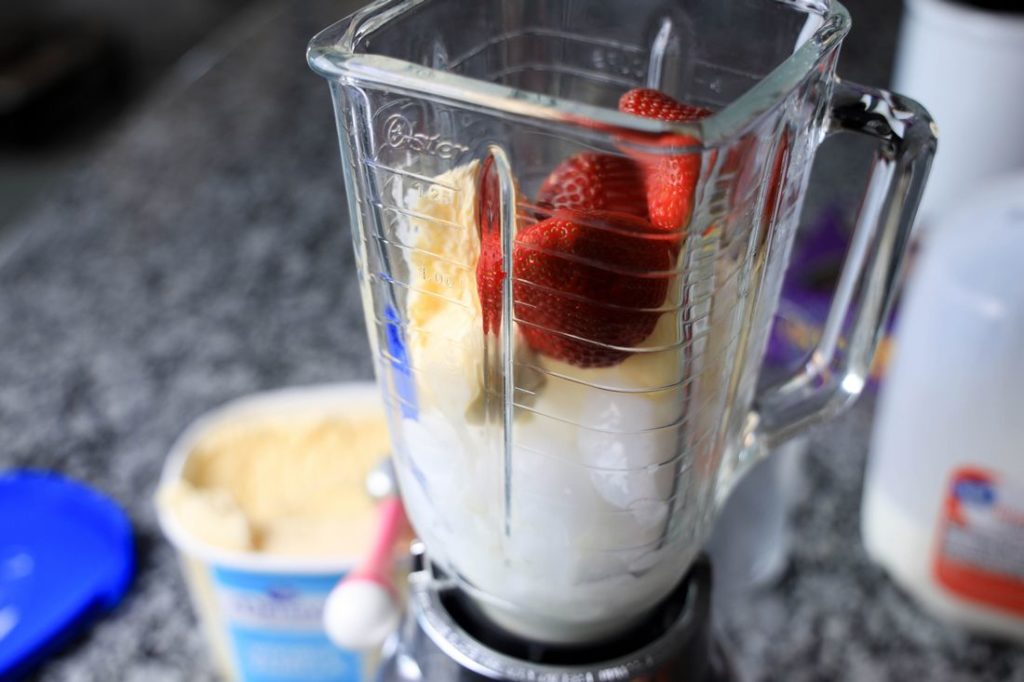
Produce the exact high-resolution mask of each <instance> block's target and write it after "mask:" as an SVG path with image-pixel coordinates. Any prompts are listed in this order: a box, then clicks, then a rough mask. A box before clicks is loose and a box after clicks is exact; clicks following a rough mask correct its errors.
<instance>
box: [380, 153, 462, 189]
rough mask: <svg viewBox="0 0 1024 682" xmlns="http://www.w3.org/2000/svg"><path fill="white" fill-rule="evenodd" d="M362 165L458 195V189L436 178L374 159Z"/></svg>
mask: <svg viewBox="0 0 1024 682" xmlns="http://www.w3.org/2000/svg"><path fill="white" fill-rule="evenodd" d="M363 163H365V164H366V165H367V166H369V167H370V168H373V169H376V170H381V171H385V172H386V173H393V174H394V175H398V176H402V177H406V178H412V179H413V180H418V181H421V182H425V183H427V184H428V185H437V186H438V187H442V188H444V189H447V190H451V191H452V192H454V193H455V194H459V188H458V187H455V186H454V185H449V184H447V183H444V182H442V181H441V180H438V179H437V178H432V177H430V176H428V175H420V174H419V173H413V172H412V171H409V170H403V169H401V168H394V167H393V166H387V165H385V164H383V163H381V162H380V161H377V160H376V159H373V158H367V159H366V160H364V161H363Z"/></svg>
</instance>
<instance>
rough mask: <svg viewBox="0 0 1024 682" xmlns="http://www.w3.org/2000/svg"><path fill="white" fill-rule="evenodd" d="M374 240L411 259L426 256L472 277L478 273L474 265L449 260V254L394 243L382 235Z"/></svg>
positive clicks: (376, 236)
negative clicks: (401, 252) (398, 250)
mask: <svg viewBox="0 0 1024 682" xmlns="http://www.w3.org/2000/svg"><path fill="white" fill-rule="evenodd" d="M374 238H375V239H376V240H377V241H379V242H381V243H383V244H387V245H388V246H390V247H393V248H396V249H400V250H401V251H403V252H405V253H406V254H408V255H409V256H410V257H411V256H426V257H428V258H433V259H434V260H436V261H438V262H440V263H442V264H446V265H450V266H452V267H454V268H458V269H460V270H463V271H464V272H465V273H466V275H470V274H473V273H475V272H476V268H475V266H473V265H472V264H470V263H464V262H462V261H458V260H455V259H453V258H449V257H448V255H447V254H443V253H436V252H434V251H430V250H428V249H425V248H423V247H422V246H409V245H408V244H402V243H400V242H396V241H394V240H393V239H389V238H387V237H382V236H380V235H375V237H374Z"/></svg>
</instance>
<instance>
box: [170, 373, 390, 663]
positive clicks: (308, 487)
mask: <svg viewBox="0 0 1024 682" xmlns="http://www.w3.org/2000/svg"><path fill="white" fill-rule="evenodd" d="M388 449H389V446H388V442H387V429H386V422H385V417H384V413H383V408H382V407H381V404H380V399H379V391H378V389H377V387H376V385H375V384H373V383H369V382H368V383H348V384H336V385H324V386H314V387H305V388H288V389H282V390H276V391H271V392H267V393H260V394H255V395H252V396H248V397H245V398H241V399H239V400H236V401H233V402H231V403H228V404H226V405H224V406H222V407H220V408H218V409H215V410H213V411H212V412H209V413H207V414H206V415H204V416H202V417H200V418H199V419H198V420H196V421H195V422H194V423H192V425H191V426H189V427H188V429H187V430H186V431H185V432H184V433H183V434H182V435H181V436H180V437H179V438H178V440H177V441H176V442H175V443H174V445H173V447H172V448H171V450H170V453H169V455H168V457H167V461H166V463H165V466H164V470H163V474H162V477H161V481H160V486H159V490H158V492H157V495H156V506H157V511H158V517H159V522H160V526H161V528H162V530H163V532H164V534H165V535H166V536H167V538H168V539H169V540H170V542H171V544H172V545H173V546H174V547H175V549H176V550H177V552H178V557H179V560H180V562H181V565H182V570H183V572H184V575H185V579H186V582H187V584H188V588H189V592H190V596H191V598H192V602H193V605H194V608H195V611H196V613H197V615H198V618H199V620H200V622H201V625H202V627H203V629H204V630H205V633H206V636H207V640H208V644H209V647H210V651H211V655H212V658H213V662H214V664H215V667H216V668H217V670H218V672H219V673H220V674H221V676H222V677H223V678H224V679H226V680H232V681H239V682H283V681H284V680H289V681H292V682H297V681H307V680H308V681H316V682H362V681H363V680H369V679H372V673H373V669H374V667H375V665H376V657H377V656H376V652H359V651H347V650H343V649H340V648H338V647H336V646H335V645H334V644H332V643H331V642H330V641H329V640H328V638H327V636H326V634H325V633H324V628H323V607H324V602H325V600H326V598H327V595H328V593H329V592H330V591H331V589H332V588H333V587H334V586H335V585H336V584H337V583H338V581H339V580H340V579H341V578H342V577H344V576H345V575H346V574H347V572H348V571H349V570H351V569H352V568H354V567H355V565H356V563H357V562H358V559H359V557H360V555H361V553H363V552H365V548H366V547H368V546H369V543H370V541H371V539H372V535H373V532H374V525H375V516H374V501H373V500H372V499H370V497H369V495H368V493H367V492H366V491H365V489H364V485H363V481H364V480H365V476H366V473H367V472H368V471H369V469H370V468H372V467H373V466H374V465H375V464H376V463H377V462H379V461H380V459H381V458H383V457H384V456H386V454H387V452H388Z"/></svg>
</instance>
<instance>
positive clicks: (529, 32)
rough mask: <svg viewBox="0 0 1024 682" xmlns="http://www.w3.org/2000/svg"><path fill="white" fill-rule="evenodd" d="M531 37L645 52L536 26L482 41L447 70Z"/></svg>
mask: <svg viewBox="0 0 1024 682" xmlns="http://www.w3.org/2000/svg"><path fill="white" fill-rule="evenodd" d="M532 37H540V38H557V39H560V40H564V41H566V42H569V43H582V44H584V45H596V46H601V47H606V48H613V49H616V50H619V51H622V52H634V53H636V54H639V55H642V54H643V53H644V52H645V50H644V49H642V48H640V47H637V46H636V45H631V44H629V43H623V42H620V41H617V40H611V39H606V38H593V37H589V36H581V35H579V34H576V33H569V32H567V31H561V30H558V29H549V28H542V27H539V26H537V27H528V28H522V29H519V30H516V31H506V32H504V33H499V34H498V35H496V36H494V37H493V38H489V39H487V40H484V41H482V42H480V43H477V44H476V46H475V47H472V48H470V49H469V50H467V51H466V52H463V53H462V54H461V55H459V56H458V57H455V58H454V59H452V60H451V61H449V62H448V68H449V69H451V70H452V71H458V70H459V68H460V67H462V65H463V64H464V63H466V62H467V61H469V60H470V59H472V58H473V57H476V56H477V55H479V54H481V53H482V52H484V51H485V50H487V49H488V48H490V47H495V46H497V45H501V44H502V43H507V42H509V41H511V40H513V39H515V38H532Z"/></svg>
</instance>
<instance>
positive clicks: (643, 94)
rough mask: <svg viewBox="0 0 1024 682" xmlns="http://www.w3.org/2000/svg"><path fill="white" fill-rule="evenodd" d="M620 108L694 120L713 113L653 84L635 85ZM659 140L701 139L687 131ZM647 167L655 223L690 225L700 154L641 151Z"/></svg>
mask: <svg viewBox="0 0 1024 682" xmlns="http://www.w3.org/2000/svg"><path fill="white" fill-rule="evenodd" d="M619 110H620V111H622V112H625V113H627V114H633V115H635V116H643V117H644V118H653V119H657V120H659V121H670V122H681V123H686V122H692V121H699V120H700V119H702V118H705V117H707V116H710V115H711V113H712V112H711V111H710V110H709V109H705V108H703V107H697V106H693V105H690V104H685V103H683V102H679V101H677V100H675V99H673V98H672V97H669V96H668V95H666V94H665V93H663V92H659V91H658V90H653V89H651V88H635V89H633V90H630V91H629V92H627V93H626V94H624V95H623V96H622V98H621V99H620V100H619ZM659 144H661V145H663V146H671V147H685V146H689V145H696V144H698V140H697V139H695V138H693V137H689V136H685V135H672V136H669V137H667V138H664V139H662V140H661V141H660V142H659ZM636 156H637V160H638V162H639V163H640V165H641V167H642V168H643V171H644V187H645V191H646V195H647V210H648V213H649V216H650V220H651V223H652V224H653V225H654V226H655V227H658V228H660V229H663V230H673V231H676V230H678V231H682V230H684V229H686V226H687V224H688V223H689V221H690V214H691V213H692V211H693V195H694V191H695V190H696V187H697V181H698V180H699V179H700V165H701V157H700V154H699V153H697V154H678V155H659V154H650V153H647V154H637V155H636Z"/></svg>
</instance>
